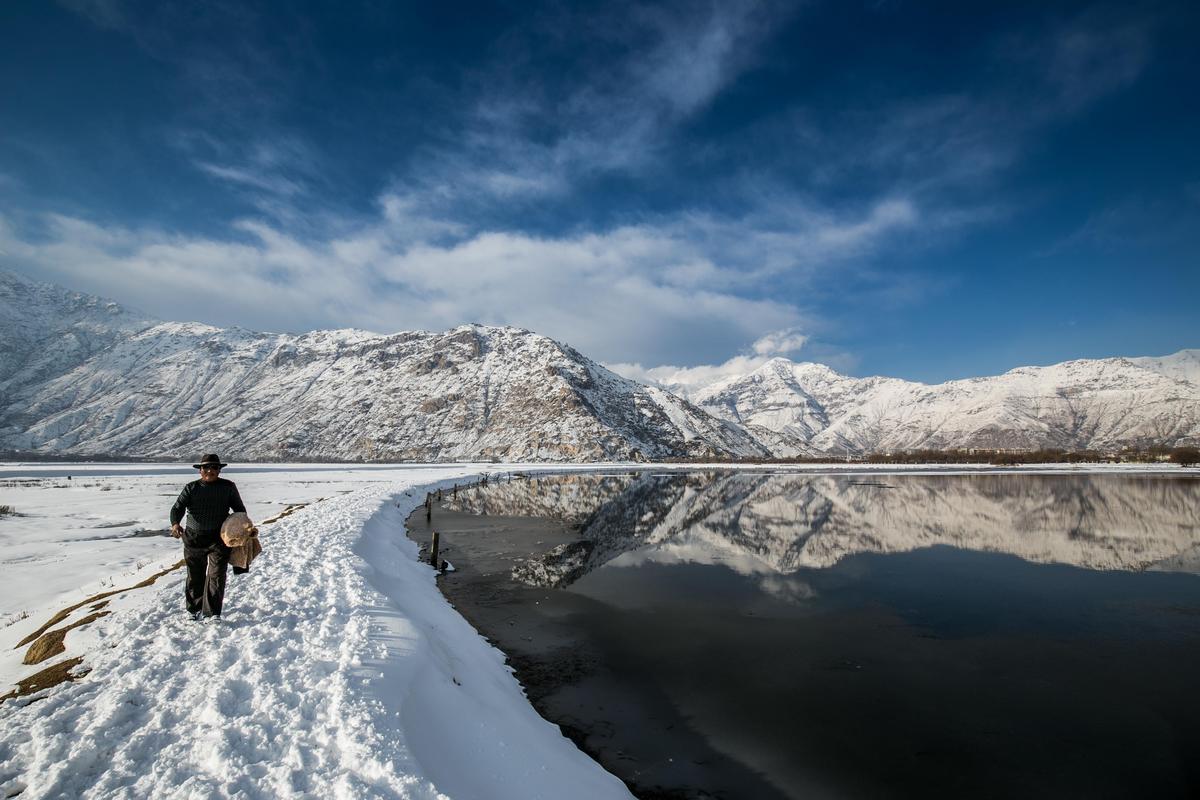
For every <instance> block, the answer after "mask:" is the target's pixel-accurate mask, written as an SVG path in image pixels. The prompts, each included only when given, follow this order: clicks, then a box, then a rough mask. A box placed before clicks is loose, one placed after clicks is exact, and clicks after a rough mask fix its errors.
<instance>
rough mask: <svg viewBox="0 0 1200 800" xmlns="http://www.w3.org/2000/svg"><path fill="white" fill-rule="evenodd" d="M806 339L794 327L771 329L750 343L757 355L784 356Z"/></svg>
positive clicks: (806, 338)
mask: <svg viewBox="0 0 1200 800" xmlns="http://www.w3.org/2000/svg"><path fill="white" fill-rule="evenodd" d="M807 341H808V337H807V336H805V335H804V334H803V333H801V332H800V331H799V330H797V329H796V328H785V329H784V330H781V331H772V332H771V333H768V334H767V335H766V336H764V337H762V338H761V339H759V340H758V341H757V342H755V343H754V344H752V345H750V349H751V350H753V351H754V354H755V355H757V356H786V355H789V354H791V353H795V352H796V351H798V350H799V349H800V348H802V347H804V344H805V343H806V342H807Z"/></svg>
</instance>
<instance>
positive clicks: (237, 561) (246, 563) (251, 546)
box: [221, 511, 262, 575]
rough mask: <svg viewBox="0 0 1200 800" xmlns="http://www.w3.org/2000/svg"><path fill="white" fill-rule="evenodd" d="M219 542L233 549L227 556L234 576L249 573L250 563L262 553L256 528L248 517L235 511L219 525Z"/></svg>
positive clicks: (241, 512) (242, 512)
mask: <svg viewBox="0 0 1200 800" xmlns="http://www.w3.org/2000/svg"><path fill="white" fill-rule="evenodd" d="M221 541H223V542H224V543H225V546H226V547H231V548H233V552H232V553H230V554H229V566H231V567H233V573H234V574H235V575H241V574H242V573H244V572H249V571H250V562H251V561H253V560H254V559H255V558H256V557H257V556H258V554H259V553H261V552H262V545H261V544H260V543H259V541H258V528H256V527H255V526H254V523H253V522H251V521H250V515H249V514H247V513H245V512H244V511H237V512H234V513H233V514H230V515H229V516H228V517H226V518H225V522H224V523H223V524H222V525H221Z"/></svg>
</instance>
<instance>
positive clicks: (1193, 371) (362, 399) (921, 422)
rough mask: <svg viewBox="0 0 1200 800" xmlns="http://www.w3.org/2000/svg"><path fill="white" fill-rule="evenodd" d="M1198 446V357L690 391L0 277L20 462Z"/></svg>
mask: <svg viewBox="0 0 1200 800" xmlns="http://www.w3.org/2000/svg"><path fill="white" fill-rule="evenodd" d="M672 389H675V390H676V391H672ZM1198 442H1200V351H1196V350H1185V351H1181V352H1179V353H1176V354H1175V355H1173V356H1167V357H1165V358H1134V359H1123V358H1115V359H1103V360H1095V361H1071V362H1066V363H1064V364H1058V365H1055V366H1051V367H1024V368H1020V369H1016V370H1012V371H1011V372H1008V373H1005V374H1004V375H1001V376H997V377H994V378H976V379H971V380H965V381H951V382H949V383H944V384H939V385H926V384H920V383H912V382H909V381H902V380H898V379H894V378H850V377H846V376H843V375H839V374H838V373H836V372H834V371H833V370H831V369H829V368H828V367H824V366H822V365H819V364H801V363H794V362H791V361H787V360H786V359H775V360H773V361H771V362H769V363H767V364H765V365H764V366H762V367H760V368H758V369H757V370H755V371H753V372H751V373H749V374H747V375H742V376H738V377H734V378H728V379H725V380H722V381H720V382H717V383H714V384H712V385H709V386H704V387H700V388H696V387H691V388H689V389H687V390H684V389H683V388H682V387H662V386H646V385H643V384H641V383H638V382H635V381H632V380H629V379H627V378H623V377H621V376H619V375H617V374H615V373H613V372H611V371H610V370H608V369H606V368H604V367H603V366H601V365H599V364H597V363H596V362H594V361H592V360H590V359H588V358H587V357H585V356H583V355H582V354H580V353H578V352H577V351H575V350H574V349H572V348H571V347H569V346H567V345H564V344H560V343H559V342H556V341H554V340H552V339H549V338H547V337H545V336H540V335H538V334H536V333H533V332H531V331H527V330H521V329H518V328H511V327H488V326H482V325H465V326H461V327H458V328H455V329H453V330H450V331H446V332H444V333H431V332H426V331H409V332H401V333H396V334H392V335H388V336H383V335H377V334H371V333H366V332H364V331H358V330H335V331H314V332H312V333H306V334H303V335H290V334H273V333H270V334H269V333H255V332H252V331H247V330H244V329H241V328H228V329H222V328H214V327H211V326H208V325H202V324H198V323H180V322H162V321H159V320H155V319H152V318H150V317H148V316H146V315H143V314H139V313H137V312H135V311H132V310H129V309H126V308H124V307H122V306H121V305H119V304H117V303H115V302H112V301H108V300H104V299H101V298H97V297H93V296H90V295H85V294H80V293H78V292H72V291H69V290H67V289H63V288H60V287H56V286H52V285H49V284H40V283H36V282H32V281H29V280H28V279H25V278H23V277H20V276H17V275H15V274H12V273H7V272H3V271H0V449H3V450H8V451H28V452H36V453H40V454H62V455H87V454H106V455H114V456H115V455H120V456H136V457H172V458H182V459H189V458H193V457H195V456H196V455H198V454H199V453H200V452H212V451H217V452H220V453H221V455H222V456H224V457H227V458H236V459H239V460H325V459H332V460H389V461H398V460H403V461H413V460H452V459H502V460H509V461H525V460H535V461H585V460H627V459H630V460H641V459H671V458H717V457H728V456H734V457H743V458H763V457H768V456H771V455H777V456H790V455H797V454H806V455H808V454H813V455H815V454H822V453H833V454H839V455H840V454H842V453H851V454H855V453H864V452H869V451H875V450H881V449H906V448H918V447H921V448H924V447H930V448H948V447H1010V448H1032V447H1041V446H1056V447H1066V448H1073V449H1079V448H1109V447H1119V446H1122V445H1126V444H1130V445H1145V444H1151V443H1153V444H1160V443H1161V444H1169V445H1177V444H1185V443H1187V444H1195V443H1198Z"/></svg>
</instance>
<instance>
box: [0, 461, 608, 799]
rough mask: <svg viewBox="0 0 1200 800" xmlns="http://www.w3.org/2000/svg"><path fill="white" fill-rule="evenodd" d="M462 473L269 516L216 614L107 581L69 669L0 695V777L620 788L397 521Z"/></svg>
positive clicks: (83, 790)
mask: <svg viewBox="0 0 1200 800" xmlns="http://www.w3.org/2000/svg"><path fill="white" fill-rule="evenodd" d="M477 474H479V471H478V470H477V468H476V467H475V465H471V467H470V468H464V467H443V468H438V469H427V470H426V469H414V470H411V471H409V472H408V474H407V475H406V476H405V478H406V479H405V480H399V481H394V482H390V483H389V484H388V485H378V486H369V487H366V488H364V489H361V490H357V491H354V492H350V493H347V494H344V495H341V496H337V497H333V498H330V499H327V500H324V501H322V502H320V503H316V504H314V505H312V506H310V507H308V508H305V509H303V510H301V511H299V512H297V513H295V514H292V515H290V516H288V517H286V518H285V519H282V520H280V521H279V522H278V523H276V524H275V525H274V526H272V527H271V528H270V529H269V533H267V534H265V536H264V539H265V541H264V544H265V545H266V548H267V549H266V552H265V553H264V555H263V557H262V558H261V559H260V561H259V562H256V563H255V569H254V571H252V572H251V573H250V575H248V576H243V577H240V578H231V581H230V588H229V593H228V601H227V602H228V605H227V615H226V616H227V618H226V620H225V621H224V622H222V623H219V624H202V623H195V622H192V621H191V620H188V619H185V617H184V615H183V613H182V608H181V600H180V586H179V584H180V577H179V576H178V575H176V576H174V577H171V578H168V579H164V580H162V581H159V582H158V583H156V584H154V585H152V586H150V587H147V588H146V589H142V590H139V591H137V592H133V593H129V594H125V595H119V596H117V597H116V598H115V599H114V601H113V603H112V610H113V613H112V614H111V615H110V616H108V617H106V618H104V619H101V620H99V621H97V622H95V623H93V624H91V625H89V626H87V627H85V628H81V629H79V630H77V631H74V632H72V634H71V635H70V636H69V637H68V645H69V652H75V653H83V654H84V659H85V665H86V666H87V667H88V668H90V673H89V674H88V675H87V677H86V678H83V679H82V680H79V681H77V682H75V683H67V684H62V685H60V686H58V687H55V688H53V689H50V690H48V691H45V692H42V693H39V694H38V695H33V696H31V697H28V698H21V699H19V700H16V701H12V700H10V701H8V702H6V703H4V704H3V705H0V730H2V731H3V733H0V791H2V792H3V794H4V795H5V796H8V795H9V794H11V793H12V792H15V791H18V790H21V791H22V796H23V797H57V796H89V797H106V796H126V795H131V794H132V795H135V796H166V795H178V794H183V795H188V796H206V797H207V796H216V797H220V796H231V795H235V794H237V795H239V796H250V797H278V796H292V795H297V794H304V795H311V796H329V797H345V798H350V797H413V798H418V797H419V798H424V797H495V798H502V797H512V798H527V797H545V798H553V797H564V796H572V797H583V798H591V797H595V798H606V797H628V796H629V794H628V792H627V790H626V789H625V787H624V784H622V783H621V782H620V781H619V780H618V779H616V778H615V777H613V776H612V775H610V774H609V773H607V772H605V771H603V770H602V769H601V768H600V767H599V766H598V765H596V764H595V762H593V761H591V759H589V758H587V757H586V756H585V755H583V754H582V753H581V752H580V751H579V750H578V749H577V748H576V747H575V745H574V744H572V743H571V742H570V740H568V739H566V738H565V737H563V736H562V734H561V733H560V732H559V730H558V728H557V727H556V726H553V725H551V724H550V723H548V722H546V721H545V720H543V719H541V717H539V716H538V715H537V714H536V712H534V710H533V708H532V707H531V706H530V705H529V703H528V702H527V701H526V699H525V697H524V694H523V693H522V691H521V689H520V686H519V685H518V684H517V682H516V680H515V678H513V677H512V675H511V673H510V672H509V671H508V670H507V669H506V668H505V667H504V666H503V665H504V656H503V654H502V653H500V652H499V651H498V650H496V649H495V648H493V647H491V646H490V645H488V644H487V643H486V642H485V641H484V640H483V639H482V638H481V637H480V636H479V635H478V634H477V633H476V632H475V631H474V630H473V629H471V628H470V626H469V625H468V624H467V623H466V622H465V621H464V620H463V619H462V618H461V617H459V616H458V614H457V613H456V612H455V611H454V610H453V608H451V607H450V605H449V604H448V603H447V602H446V601H445V599H444V598H442V596H441V594H440V592H439V591H438V589H437V586H436V583H435V579H434V573H433V571H432V570H431V569H430V568H429V567H428V566H426V565H423V564H421V563H419V561H418V560H417V546H416V545H415V544H414V543H413V542H412V541H411V540H409V539H408V538H407V536H406V535H405V534H404V527H403V526H404V520H405V518H406V517H407V515H408V514H409V513H410V512H411V511H412V510H413V509H414V508H416V506H417V505H418V504H419V503H420V502H421V501H423V499H424V492H425V490H426V488H427V487H433V488H436V487H437V486H438V485H444V486H450V485H452V484H453V483H455V482H458V483H462V482H465V481H467V480H469V479H471V478H472V477H473V476H474V475H477ZM23 622H25V621H23ZM27 622H29V624H30V625H33V624H35V623H36V624H40V622H41V620H36V621H35V620H28V621H27ZM17 627H24V626H23V625H22V626H18V625H13V626H10V629H11V628H17ZM11 636H12V635H11V634H10V632H9V630H5V631H4V639H5V643H6V644H9V647H11V644H10V643H9V642H8V640H9V639H10V638H11ZM6 655H7V654H6ZM27 669H28V668H27ZM34 698H37V699H36V700H34V701H33V702H31V699H34Z"/></svg>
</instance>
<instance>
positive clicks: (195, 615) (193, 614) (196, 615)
mask: <svg viewBox="0 0 1200 800" xmlns="http://www.w3.org/2000/svg"><path fill="white" fill-rule="evenodd" d="M187 615H188V616H189V617H190V618H192V619H200V617H202V616H203V615H202V614H201V613H200V612H199V611H189V612H187Z"/></svg>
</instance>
